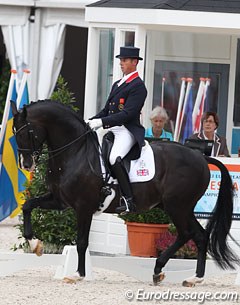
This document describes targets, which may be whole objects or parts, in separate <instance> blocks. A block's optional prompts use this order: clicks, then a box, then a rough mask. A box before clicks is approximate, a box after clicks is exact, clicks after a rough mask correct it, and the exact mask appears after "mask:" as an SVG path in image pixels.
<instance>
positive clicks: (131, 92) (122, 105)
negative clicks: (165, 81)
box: [91, 72, 147, 159]
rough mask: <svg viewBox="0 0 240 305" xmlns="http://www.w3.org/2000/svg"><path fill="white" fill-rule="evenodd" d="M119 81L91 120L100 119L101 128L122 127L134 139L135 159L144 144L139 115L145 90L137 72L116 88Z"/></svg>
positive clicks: (133, 152) (132, 155)
mask: <svg viewBox="0 0 240 305" xmlns="http://www.w3.org/2000/svg"><path fill="white" fill-rule="evenodd" d="M119 81H120V80H118V81H116V82H115V83H114V84H113V86H112V89H111V92H110V94H109V97H108V99H107V102H106V105H105V107H104V108H103V109H102V110H101V111H100V112H99V113H98V114H97V115H96V116H94V117H92V118H91V119H96V118H101V119H102V122H103V128H110V127H113V126H121V125H124V126H125V127H126V128H127V129H128V130H129V131H130V132H131V133H132V134H133V136H134V138H135V139H136V142H137V146H136V145H135V147H134V150H133V151H131V158H132V159H137V158H138V157H139V156H140V151H141V147H142V145H143V142H144V133H145V129H144V127H143V126H142V125H141V123H140V114H141V109H142V107H143V105H144V102H145V99H146V96H147V89H146V87H145V85H144V82H143V81H142V80H141V78H140V77H139V76H138V73H137V72H136V74H133V75H132V76H131V77H130V78H129V79H127V80H126V82H124V83H123V84H122V85H120V86H119V87H118V85H117V84H118V83H119ZM123 145H124V143H123Z"/></svg>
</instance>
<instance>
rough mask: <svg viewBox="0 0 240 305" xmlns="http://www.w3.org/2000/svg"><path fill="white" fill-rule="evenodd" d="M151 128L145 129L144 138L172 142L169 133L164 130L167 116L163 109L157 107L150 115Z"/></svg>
mask: <svg viewBox="0 0 240 305" xmlns="http://www.w3.org/2000/svg"><path fill="white" fill-rule="evenodd" d="M150 120H151V124H152V127H150V128H148V129H146V131H145V137H148V138H165V139H169V140H170V141H173V136H172V134H171V132H168V131H166V130H165V129H164V126H165V124H166V123H167V121H168V115H167V112H166V110H165V109H164V108H163V107H160V106H157V107H155V108H154V109H153V110H152V112H151V113H150Z"/></svg>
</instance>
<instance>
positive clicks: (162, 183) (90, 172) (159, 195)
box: [12, 100, 238, 286]
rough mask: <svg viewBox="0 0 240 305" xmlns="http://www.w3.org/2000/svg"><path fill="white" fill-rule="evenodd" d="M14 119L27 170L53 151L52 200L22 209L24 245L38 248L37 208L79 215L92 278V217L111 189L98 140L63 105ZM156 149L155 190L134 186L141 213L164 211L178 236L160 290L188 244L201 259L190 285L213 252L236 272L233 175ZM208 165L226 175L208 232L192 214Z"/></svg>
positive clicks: (197, 158)
mask: <svg viewBox="0 0 240 305" xmlns="http://www.w3.org/2000/svg"><path fill="white" fill-rule="evenodd" d="M12 112H13V115H14V124H13V125H14V126H13V132H14V133H15V135H16V139H17V144H18V152H19V160H20V163H21V166H22V167H23V168H25V169H28V170H33V168H34V163H35V159H36V156H37V155H39V154H40V153H41V148H42V145H43V143H46V144H47V146H48V154H49V158H48V170H47V175H48V185H49V193H48V194H46V195H44V196H42V197H39V198H35V199H30V200H28V201H26V202H25V204H24V205H23V216H24V237H25V238H26V239H28V240H29V241H30V245H31V246H32V248H36V247H37V241H36V240H35V239H33V237H34V234H33V232H32V226H31V211H32V210H33V209H34V208H37V207H40V208H42V209H59V210H61V209H65V208H66V207H68V206H70V207H72V208H73V209H74V210H75V211H76V215H77V224H78V230H77V252H78V269H77V272H78V275H79V278H82V277H84V276H85V251H86V249H87V247H88V236H89V230H90V225H91V221H92V215H93V214H94V213H95V212H96V211H97V210H98V208H99V202H100V191H101V189H102V187H103V185H104V182H103V179H102V175H101V167H100V161H99V150H98V146H97V144H96V140H95V136H94V134H95V133H94V132H93V131H91V130H90V128H89V127H88V125H87V124H86V123H85V122H84V121H83V120H82V119H81V118H80V117H79V115H78V114H76V113H75V112H74V111H72V110H71V109H70V108H69V107H66V106H64V105H63V104H61V103H58V102H53V101H49V100H48V101H38V102H36V103H32V104H30V105H28V106H25V107H24V108H23V109H22V110H20V111H19V112H18V111H17V109H16V107H15V104H14V103H12ZM151 146H152V149H153V152H154V158H155V167H156V173H155V176H154V178H153V179H152V180H150V181H149V182H143V183H133V184H132V188H133V193H134V198H135V201H136V203H137V211H138V212H141V211H143V210H147V209H150V208H152V207H156V206H158V207H160V208H162V209H163V210H164V211H165V212H166V213H167V214H168V215H169V216H170V217H171V219H172V222H173V224H174V225H175V226H176V228H177V232H178V237H177V240H176V242H175V243H174V244H173V245H171V246H170V247H169V248H168V249H167V250H166V251H165V252H164V253H162V254H161V256H160V257H158V258H157V260H156V265H155V268H154V275H153V281H154V283H155V284H157V283H158V282H160V281H161V280H162V279H163V278H164V273H163V272H162V268H163V267H164V266H165V265H166V263H167V262H168V260H169V258H170V257H171V256H172V255H173V254H174V253H175V252H176V251H177V250H178V249H179V248H180V247H181V246H183V245H184V244H185V243H186V242H187V241H188V240H189V239H192V240H193V241H194V242H195V243H196V245H197V248H198V259H197V267H196V275H195V276H193V277H191V278H189V279H186V280H185V281H184V282H183V284H184V285H188V286H192V285H194V284H195V283H197V282H201V281H202V280H203V276H204V273H205V263H206V253H207V252H209V253H210V254H211V256H212V257H213V258H214V259H215V260H216V262H217V263H218V265H219V266H220V267H221V268H234V265H235V263H236V262H237V261H238V259H237V258H236V256H235V255H234V254H233V253H232V251H231V249H230V248H229V247H228V245H227V242H226V239H227V236H228V234H229V231H230V227H231V221H232V211H233V187H232V180H231V178H230V176H229V173H228V171H227V169H226V167H225V166H224V165H223V164H222V163H221V162H219V161H218V160H216V159H213V158H210V157H207V156H203V155H202V154H201V153H200V152H199V151H196V150H192V149H190V148H188V147H185V146H183V145H181V144H178V143H174V142H155V143H152V144H151ZM208 163H210V164H214V165H216V166H217V167H218V168H219V169H220V171H221V187H220V190H219V194H218V199H217V203H216V207H215V208H214V211H213V215H212V217H211V218H210V219H209V221H208V224H207V227H206V229H204V228H203V227H202V226H201V225H200V223H199V222H198V221H197V219H196V218H195V216H194V213H193V210H194V207H195V205H196V203H197V201H198V200H199V199H200V198H201V197H202V195H203V194H204V193H205V191H206V189H207V187H208V184H209V179H210V172H209V168H208ZM113 188H114V189H115V191H116V196H115V198H114V200H113V202H112V204H111V205H110V206H109V207H108V208H107V210H106V212H108V213H114V211H115V208H116V206H118V203H119V195H120V194H119V189H118V186H117V185H114V186H113Z"/></svg>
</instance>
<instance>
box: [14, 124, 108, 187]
mask: <svg viewBox="0 0 240 305" xmlns="http://www.w3.org/2000/svg"><path fill="white" fill-rule="evenodd" d="M25 128H28V133H29V135H30V141H31V148H18V152H29V153H31V155H32V156H33V158H34V159H35V158H37V159H38V157H39V155H40V147H41V146H42V145H43V143H40V142H39V141H38V142H39V148H36V145H35V140H36V139H37V136H34V130H33V128H32V127H31V123H29V122H27V123H26V124H25V125H23V126H21V127H20V128H19V129H18V130H16V129H15V128H13V133H14V135H17V133H19V132H20V131H22V130H24V129H25ZM88 134H89V135H90V136H92V139H93V144H94V148H95V150H96V152H97V153H98V154H99V155H101V154H102V151H101V146H100V145H99V143H98V139H97V138H96V135H95V132H93V131H92V130H91V129H90V128H88V130H87V131H86V132H84V133H83V134H82V135H80V136H79V137H77V138H76V139H74V140H73V141H71V142H69V143H67V144H65V145H63V146H61V147H58V148H56V149H53V150H47V151H41V154H42V155H46V154H49V153H50V154H52V155H51V156H49V157H48V158H47V159H45V160H44V161H42V162H46V161H48V160H50V159H53V158H55V157H56V156H58V155H59V154H61V153H62V152H64V151H65V150H67V149H68V148H69V147H70V146H71V145H73V144H74V143H76V142H78V141H79V140H81V139H82V138H83V137H84V136H86V135H88ZM87 139H88V138H87ZM88 142H89V141H88V140H87V141H86V154H87V161H88V164H89V167H90V169H91V171H92V172H93V173H94V174H95V175H96V176H98V177H101V178H102V179H103V174H102V175H99V174H98V173H97V172H96V170H95V169H94V167H93V165H92V163H91V161H90V160H89V155H90V154H89V143H88ZM38 163H41V162H38ZM104 163H105V162H104ZM106 168H107V167H106ZM107 172H108V173H109V171H107ZM108 179H109V175H107V173H106V177H105V179H104V180H105V181H107V180H108Z"/></svg>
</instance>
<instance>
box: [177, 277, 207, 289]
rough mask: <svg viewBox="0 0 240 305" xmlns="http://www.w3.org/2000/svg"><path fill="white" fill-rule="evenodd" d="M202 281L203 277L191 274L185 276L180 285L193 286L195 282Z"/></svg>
mask: <svg viewBox="0 0 240 305" xmlns="http://www.w3.org/2000/svg"><path fill="white" fill-rule="evenodd" d="M203 281H204V278H203V277H197V276H193V277H190V278H187V279H186V280H184V281H183V282H182V285H183V286H184V287H194V286H195V285H196V284H200V283H202V282H203Z"/></svg>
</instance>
